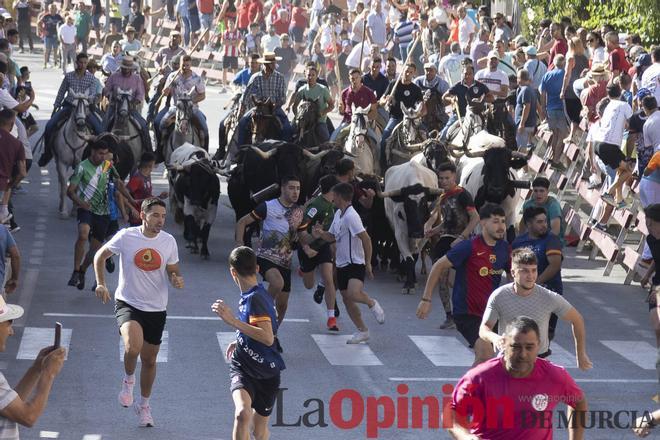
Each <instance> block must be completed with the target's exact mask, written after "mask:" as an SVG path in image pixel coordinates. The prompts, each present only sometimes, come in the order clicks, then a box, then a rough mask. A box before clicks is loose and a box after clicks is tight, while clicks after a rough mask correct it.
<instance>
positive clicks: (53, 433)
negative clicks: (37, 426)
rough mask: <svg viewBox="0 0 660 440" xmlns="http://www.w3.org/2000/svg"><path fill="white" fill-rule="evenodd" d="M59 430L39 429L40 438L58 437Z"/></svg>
mask: <svg viewBox="0 0 660 440" xmlns="http://www.w3.org/2000/svg"><path fill="white" fill-rule="evenodd" d="M59 436H60V433H59V432H56V431H39V438H58V437H59Z"/></svg>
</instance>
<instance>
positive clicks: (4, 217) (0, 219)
mask: <svg viewBox="0 0 660 440" xmlns="http://www.w3.org/2000/svg"><path fill="white" fill-rule="evenodd" d="M13 216H14V215H13V214H12V213H10V212H8V213H7V214H5V215H2V214H0V223H2V224H3V225H4V224H9V220H11V218H12V217H13Z"/></svg>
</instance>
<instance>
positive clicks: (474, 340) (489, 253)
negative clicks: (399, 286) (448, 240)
mask: <svg viewBox="0 0 660 440" xmlns="http://www.w3.org/2000/svg"><path fill="white" fill-rule="evenodd" d="M479 218H480V224H481V235H478V236H476V237H474V238H472V239H471V240H464V241H461V242H460V243H458V244H457V245H456V246H454V247H453V248H452V249H451V250H450V251H449V252H447V254H446V255H445V256H444V257H442V258H441V259H440V260H438V261H437V262H436V263H435V264H434V265H433V268H432V269H431V272H430V273H429V277H428V279H427V281H426V286H425V287H424V294H423V295H422V299H421V301H420V303H419V305H418V307H417V317H418V318H420V319H424V318H426V317H427V316H428V314H429V312H430V311H431V297H432V295H433V290H434V289H435V287H436V285H437V284H438V281H439V280H440V279H441V278H442V277H444V276H445V274H446V273H447V271H449V269H451V268H454V269H456V280H455V281H454V290H453V292H452V303H453V316H454V322H455V323H456V329H457V330H458V331H459V333H460V334H461V335H463V337H464V338H465V340H466V341H467V342H468V344H470V347H471V348H472V347H473V348H474V351H475V362H474V365H477V364H479V363H481V362H483V361H485V360H488V359H490V358H491V357H493V348H492V346H491V345H490V344H489V343H488V342H486V341H484V340H482V339H479V325H480V323H481V321H480V320H481V318H482V316H483V314H484V310H485V309H486V303H487V302H488V297H489V296H490V294H491V293H492V292H493V291H494V290H495V289H497V287H499V285H500V281H501V279H502V273H503V272H505V271H507V272H508V271H509V268H510V266H511V248H510V246H509V244H508V243H507V242H506V241H505V240H504V237H505V233H506V218H505V213H504V210H503V209H502V208H501V207H500V206H498V205H495V204H492V203H486V204H485V205H484V206H482V207H481V209H480V210H479Z"/></svg>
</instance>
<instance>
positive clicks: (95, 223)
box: [77, 208, 110, 243]
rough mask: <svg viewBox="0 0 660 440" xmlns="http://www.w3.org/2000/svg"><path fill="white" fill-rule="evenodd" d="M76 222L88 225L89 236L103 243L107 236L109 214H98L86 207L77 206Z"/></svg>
mask: <svg viewBox="0 0 660 440" xmlns="http://www.w3.org/2000/svg"><path fill="white" fill-rule="evenodd" d="M77 218H78V224H79V225H82V224H85V225H89V236H90V237H91V238H94V239H96V240H98V241H100V242H101V243H103V242H104V241H105V239H106V237H107V236H108V227H109V226H110V216H109V215H99V214H94V213H93V212H90V211H87V210H86V209H82V208H78V215H77Z"/></svg>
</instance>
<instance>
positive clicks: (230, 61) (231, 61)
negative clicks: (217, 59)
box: [222, 55, 238, 70]
mask: <svg viewBox="0 0 660 440" xmlns="http://www.w3.org/2000/svg"><path fill="white" fill-rule="evenodd" d="M222 68H223V69H234V70H238V57H232V56H229V55H225V56H223V57H222Z"/></svg>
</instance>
